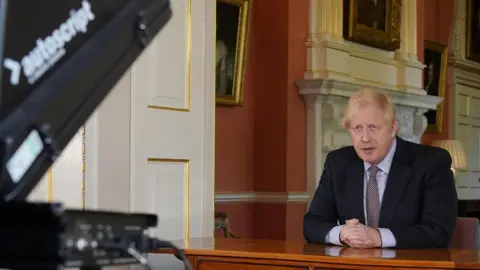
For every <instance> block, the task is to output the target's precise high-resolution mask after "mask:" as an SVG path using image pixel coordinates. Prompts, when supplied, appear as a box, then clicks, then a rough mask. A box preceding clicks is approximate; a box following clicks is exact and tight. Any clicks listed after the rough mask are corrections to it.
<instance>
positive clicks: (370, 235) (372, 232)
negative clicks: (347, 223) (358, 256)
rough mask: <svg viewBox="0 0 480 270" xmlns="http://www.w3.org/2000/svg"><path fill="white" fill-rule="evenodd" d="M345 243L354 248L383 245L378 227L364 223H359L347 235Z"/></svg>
mask: <svg viewBox="0 0 480 270" xmlns="http://www.w3.org/2000/svg"><path fill="white" fill-rule="evenodd" d="M344 241H345V243H346V244H347V245H348V246H350V247H354V248H377V247H382V238H381V236H380V232H379V231H378V230H377V229H373V228H370V227H368V226H365V225H363V224H357V225H355V226H354V228H351V229H350V230H349V231H348V234H346V235H345V240H344Z"/></svg>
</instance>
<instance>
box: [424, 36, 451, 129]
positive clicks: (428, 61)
mask: <svg viewBox="0 0 480 270" xmlns="http://www.w3.org/2000/svg"><path fill="white" fill-rule="evenodd" d="M424 44H425V45H424V64H425V65H426V67H425V69H424V70H423V89H425V91H427V94H428V95H432V96H438V97H442V98H445V88H446V80H447V57H448V49H447V46H445V45H442V44H439V43H435V42H431V41H425V43H424ZM425 117H427V123H428V126H427V131H428V132H441V131H442V121H443V101H442V102H440V104H439V105H438V107H437V110H436V111H433V110H432V111H428V112H426V113H425Z"/></svg>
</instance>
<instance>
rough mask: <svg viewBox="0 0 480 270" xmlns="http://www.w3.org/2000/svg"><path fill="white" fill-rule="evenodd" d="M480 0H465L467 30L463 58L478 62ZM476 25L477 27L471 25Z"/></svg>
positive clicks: (479, 52)
mask: <svg viewBox="0 0 480 270" xmlns="http://www.w3.org/2000/svg"><path fill="white" fill-rule="evenodd" d="M479 16H480V1H472V0H467V21H466V23H467V25H466V28H467V31H466V39H467V40H466V42H465V43H466V44H465V45H466V48H465V58H467V59H468V60H471V61H474V62H477V63H480V27H478V23H472V22H478V21H479V19H480V18H478V17H479ZM474 25H477V27H473V26H474Z"/></svg>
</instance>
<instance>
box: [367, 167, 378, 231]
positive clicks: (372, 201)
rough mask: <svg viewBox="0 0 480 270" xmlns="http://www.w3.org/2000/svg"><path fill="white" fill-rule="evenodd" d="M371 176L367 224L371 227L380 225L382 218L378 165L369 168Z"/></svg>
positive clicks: (368, 184)
mask: <svg viewBox="0 0 480 270" xmlns="http://www.w3.org/2000/svg"><path fill="white" fill-rule="evenodd" d="M369 171H370V177H369V179H368V183H367V199H366V200H367V203H366V204H367V226H369V227H371V228H377V227H378V221H379V220H380V196H379V193H378V183H377V173H378V171H379V169H378V167H377V166H371V167H370V168H369Z"/></svg>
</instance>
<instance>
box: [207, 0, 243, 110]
mask: <svg viewBox="0 0 480 270" xmlns="http://www.w3.org/2000/svg"><path fill="white" fill-rule="evenodd" d="M249 15H250V0H217V12H216V22H217V23H216V45H215V46H216V52H215V95H216V103H217V104H221V105H242V102H243V78H244V74H245V62H246V54H247V38H248V27H249V17H250V16H249Z"/></svg>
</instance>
